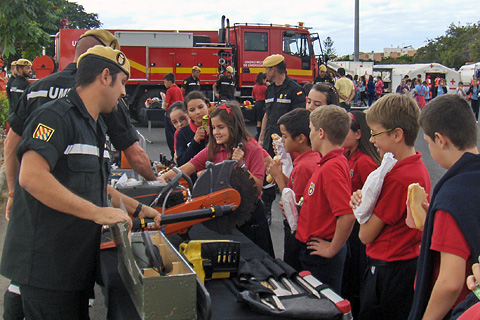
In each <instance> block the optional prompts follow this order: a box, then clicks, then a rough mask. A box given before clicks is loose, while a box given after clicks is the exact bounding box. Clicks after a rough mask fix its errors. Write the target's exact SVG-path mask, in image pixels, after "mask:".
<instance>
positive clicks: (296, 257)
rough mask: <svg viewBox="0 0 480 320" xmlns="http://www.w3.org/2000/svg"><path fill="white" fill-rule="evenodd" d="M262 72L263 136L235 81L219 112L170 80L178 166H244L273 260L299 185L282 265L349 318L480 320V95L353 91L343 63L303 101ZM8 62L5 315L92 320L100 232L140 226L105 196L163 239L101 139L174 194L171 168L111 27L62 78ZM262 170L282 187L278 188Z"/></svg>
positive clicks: (228, 79) (276, 74) (250, 225)
mask: <svg viewBox="0 0 480 320" xmlns="http://www.w3.org/2000/svg"><path fill="white" fill-rule="evenodd" d="M263 66H264V67H265V72H264V73H260V74H258V76H257V78H256V81H255V87H254V88H253V93H252V95H253V98H254V100H255V105H254V113H255V124H256V128H257V129H256V130H257V131H256V135H252V134H250V133H249V132H248V130H247V128H246V125H245V121H244V117H243V115H242V110H241V107H240V105H239V103H238V102H237V101H236V100H235V78H234V70H233V68H231V67H228V68H227V69H226V74H225V75H222V76H221V77H219V79H218V81H217V82H216V83H215V84H214V86H213V90H214V93H215V96H216V98H217V99H218V100H219V103H217V104H216V105H215V106H214V107H213V108H212V105H211V103H210V101H209V100H208V99H207V98H206V97H205V95H204V94H203V93H202V92H201V91H199V89H200V80H199V76H200V73H201V69H200V68H199V67H197V66H194V67H193V68H192V75H191V76H189V77H188V78H187V79H185V80H184V81H183V84H182V87H181V88H180V87H179V86H177V85H176V79H175V76H174V74H172V73H169V74H166V75H165V76H164V78H163V79H164V84H165V87H166V89H167V91H166V93H165V94H164V95H162V107H163V108H164V109H165V110H166V117H165V134H166V135H167V142H168V146H169V148H170V151H171V157H172V159H173V160H174V162H175V163H176V164H177V165H178V167H179V169H180V170H181V171H183V172H184V173H186V174H187V175H192V176H193V177H194V175H195V174H196V173H197V172H200V171H202V170H204V169H205V166H206V162H207V161H210V162H213V163H219V162H221V161H223V160H226V159H229V160H234V161H236V163H237V167H238V168H240V169H242V170H243V171H244V172H246V173H247V174H248V175H249V176H250V178H251V179H252V180H253V182H254V188H255V189H256V190H257V191H258V193H259V196H258V199H257V200H256V203H255V210H254V212H253V214H252V217H251V218H250V219H249V220H248V221H247V222H246V223H245V224H243V225H242V226H239V227H238V229H239V230H240V231H241V232H242V233H244V234H245V236H247V237H248V238H250V239H251V240H252V241H253V242H254V243H256V244H257V245H258V246H259V247H260V248H261V249H263V250H264V251H265V252H266V253H267V254H269V255H271V256H272V257H273V256H274V255H275V253H274V251H273V244H272V238H271V236H270V230H269V219H270V216H271V204H272V202H273V201H274V199H275V198H276V188H278V189H279V191H280V192H282V191H283V190H284V189H285V188H290V189H292V190H293V192H294V194H295V202H296V203H297V210H298V221H297V227H296V230H293V229H292V228H291V226H290V224H289V223H288V222H287V221H286V219H285V220H284V223H283V224H284V255H283V260H284V261H286V262H287V263H288V264H290V265H291V266H292V267H294V268H295V269H296V270H298V271H302V270H308V271H310V272H311V273H312V275H313V276H315V277H316V278H317V279H318V280H320V281H321V282H323V283H325V284H327V285H328V286H330V287H331V288H332V289H333V290H334V291H336V292H337V293H339V294H341V295H342V296H343V297H345V298H346V299H348V300H349V301H350V302H351V305H352V313H353V317H354V319H412V320H413V319H448V318H450V317H455V318H459V319H472V318H471V317H470V318H467V317H469V316H468V314H471V313H476V312H478V311H476V310H477V309H478V308H479V307H478V306H479V304H478V303H476V302H478V299H476V300H475V298H472V297H474V296H473V294H472V293H470V290H472V289H474V288H475V287H476V284H475V281H474V278H471V277H470V278H469V281H468V285H467V281H466V280H467V277H468V276H469V275H470V274H471V272H472V271H471V270H472V266H473V270H474V271H475V272H477V271H478V265H477V264H475V262H476V261H477V260H478V257H479V255H480V215H477V214H476V213H477V212H478V205H477V201H476V197H475V196H474V195H473V194H472V192H474V191H475V190H477V188H476V187H477V186H479V185H478V184H479V183H480V182H479V181H480V176H479V175H480V167H477V165H479V163H480V156H479V154H478V153H479V152H478V149H477V135H478V125H477V123H476V120H477V118H478V95H479V93H480V91H479V86H478V83H477V84H476V85H473V86H471V87H470V88H469V90H468V91H467V92H465V91H464V90H463V89H462V88H461V87H459V90H457V92H456V94H446V93H447V91H446V90H445V89H444V88H445V86H444V81H442V80H440V81H439V85H438V89H437V90H436V91H437V92H436V96H435V98H431V97H430V94H429V89H428V85H426V82H425V81H423V82H422V79H421V78H420V79H419V78H415V79H413V80H410V79H407V78H404V79H402V84H401V85H399V87H398V88H397V89H396V93H392V94H388V95H383V86H384V85H383V82H382V79H381V77H377V79H376V82H374V78H373V76H369V78H368V81H367V79H366V77H365V76H361V77H355V78H352V77H351V76H349V75H347V74H346V71H345V69H343V68H339V69H338V70H337V71H336V73H333V72H332V73H330V74H327V68H326V67H325V66H324V65H322V66H320V70H319V71H320V72H319V76H318V77H316V78H315V79H314V83H313V84H311V85H309V86H305V88H303V87H302V86H300V85H299V84H298V83H297V82H295V81H294V80H293V79H292V78H290V77H288V72H287V64H286V62H285V59H284V57H283V56H282V55H279V54H274V55H271V56H269V57H267V58H266V59H265V60H264V61H263ZM13 67H15V68H16V77H17V78H16V80H15V81H14V82H13V84H12V85H11V86H10V87H9V90H10V94H11V95H10V96H9V99H10V100H11V105H10V107H11V109H10V110H11V115H10V117H9V120H8V122H9V124H10V126H11V129H10V131H9V132H8V135H7V139H6V141H5V173H6V176H7V182H8V188H9V200H8V204H7V208H6V216H7V219H9V222H8V223H9V225H8V230H7V234H6V239H5V245H4V249H3V254H2V261H1V267H0V273H1V274H2V275H4V276H6V277H7V278H9V279H10V280H11V285H10V286H9V289H8V290H7V292H6V293H5V300H4V301H5V302H4V309H5V313H4V318H5V319H18V318H19V317H20V318H23V317H25V318H27V319H88V298H89V297H90V296H91V292H92V288H93V285H94V282H95V281H96V280H97V281H98V279H97V277H96V276H97V272H96V271H98V270H97V268H98V259H99V255H98V250H99V242H100V239H99V237H100V228H101V225H103V224H112V223H116V222H122V221H128V222H130V219H131V218H130V217H129V216H128V215H127V214H126V213H125V212H124V211H122V210H120V209H114V208H111V207H109V206H108V198H109V197H111V202H112V204H113V206H114V207H119V205H120V202H122V203H123V204H124V205H125V207H126V210H127V212H128V213H129V214H130V215H131V216H133V217H141V218H143V217H151V218H154V219H155V222H156V225H157V226H159V223H160V219H161V217H160V214H159V213H158V212H157V211H155V210H154V209H153V208H150V207H147V206H143V205H141V204H140V203H138V201H136V200H134V199H131V198H128V197H126V196H124V195H122V194H120V193H119V192H118V191H116V190H115V189H114V188H112V187H110V186H108V185H107V177H108V172H109V169H108V168H109V159H108V150H106V149H105V142H106V135H108V136H109V139H110V141H111V142H112V143H113V145H114V146H115V148H117V149H118V150H122V151H124V153H125V155H126V156H127V158H128V161H129V162H130V164H131V165H132V167H133V169H134V170H135V171H137V172H139V173H140V174H141V175H142V176H143V177H144V178H145V179H147V180H155V179H158V180H161V181H164V182H167V181H168V179H169V178H171V177H172V176H173V175H174V173H173V172H172V171H169V172H167V173H164V174H162V175H161V176H159V177H156V176H155V175H154V174H153V171H152V169H151V166H150V163H149V161H148V157H147V156H146V154H145V151H144V150H143V149H141V148H140V147H139V145H138V136H137V134H136V132H135V130H134V127H133V126H132V124H131V123H130V119H129V117H128V115H127V111H126V108H125V104H124V102H123V100H122V98H123V97H124V96H125V83H126V82H127V81H128V78H129V76H130V65H129V62H128V59H127V58H126V57H125V55H124V54H123V53H122V52H121V51H120V45H119V44H118V41H117V40H116V38H115V37H114V36H113V35H112V34H111V33H109V32H108V31H105V30H91V31H88V32H86V33H85V34H84V35H82V36H81V37H80V39H79V41H78V43H77V46H76V54H75V60H74V61H73V62H72V63H71V64H70V65H69V66H68V67H67V68H66V69H65V70H63V71H61V72H59V73H56V74H53V75H51V76H49V77H47V78H45V79H42V80H40V81H37V82H35V83H34V84H32V85H28V81H26V80H21V79H19V78H23V79H27V78H28V77H29V75H30V74H31V63H30V62H29V61H28V60H25V59H20V60H18V61H17V62H16V66H13ZM12 70H13V69H12ZM29 70H30V73H29ZM17 80H18V81H17ZM20 80H21V81H20ZM25 81H26V84H25V86H23V85H22V84H21V83H24V82H25ZM409 83H411V84H409ZM52 89H53V91H52ZM55 90H56V91H55ZM42 92H58V94H57V95H56V96H55V97H52V96H49V95H48V94H46V95H42ZM60 92H62V94H60ZM14 95H16V96H14ZM467 95H471V106H469V104H468V103H467V101H466V99H465V97H466V96H467ZM359 100H360V101H364V103H366V104H368V106H369V108H368V109H367V110H366V111H365V112H364V111H352V110H351V107H352V105H353V104H355V103H357V101H359ZM367 100H368V102H367ZM474 101H475V103H474ZM40 106H43V107H42V108H39V107H40ZM420 126H421V127H422V128H423V131H424V139H425V140H426V142H427V143H428V147H429V150H430V153H431V155H432V157H433V159H434V160H435V161H436V162H437V163H438V164H439V165H440V166H441V167H443V168H445V169H447V173H446V174H445V175H444V176H443V177H442V179H441V180H440V181H439V183H438V184H437V185H436V186H435V188H434V189H432V188H431V185H430V177H429V173H428V170H427V168H426V167H425V165H424V163H423V161H422V158H421V157H422V155H421V154H420V153H419V152H418V151H416V150H415V141H416V138H417V135H418V133H419V130H420ZM273 134H278V135H279V136H280V137H281V142H282V143H283V145H284V148H285V151H286V152H287V153H288V154H289V155H290V156H291V158H292V160H293V170H292V171H291V173H290V174H289V175H288V176H287V175H285V174H284V172H283V170H282V164H281V163H279V162H278V161H276V160H274V156H275V155H276V150H275V148H274V147H273V144H272V139H273V138H272V135H273ZM389 155H391V156H393V158H394V159H395V161H396V163H395V164H394V165H393V167H392V168H391V170H390V171H388V173H386V174H385V175H384V177H383V181H382V180H379V181H377V182H379V183H380V189H379V195H378V198H377V199H374V200H372V199H369V198H370V197H371V195H370V194H368V193H365V192H362V189H363V187H364V185H365V183H366V182H367V177H369V175H370V173H372V172H374V171H375V172H376V171H377V169H378V168H379V167H380V166H381V165H383V164H382V159H385V158H386V157H389ZM267 174H270V175H271V176H272V177H273V178H274V180H275V182H276V186H275V185H273V186H272V185H271V184H270V185H269V184H268V183H267V182H266V181H265V180H266V179H265V177H266V175H267ZM412 183H418V184H419V185H420V186H421V187H423V188H424V189H425V191H426V193H427V194H428V195H429V197H428V200H427V202H425V203H422V208H423V210H424V211H426V212H427V211H428V213H426V221H425V226H424V229H423V232H422V231H421V230H419V229H417V228H412V227H410V226H408V225H407V224H406V222H405V220H406V218H407V206H408V205H407V190H408V187H409V185H410V184H412ZM266 185H268V188H265V186H266ZM479 187H480V186H479ZM368 201H372V209H371V210H370V212H369V214H370V215H369V216H367V218H366V219H363V220H362V219H360V218H359V217H357V216H356V215H355V214H354V211H356V209H357V208H358V207H359V206H361V205H362V203H363V202H368ZM282 211H283V209H282ZM52 230H54V231H55V232H52ZM479 276H480V275H479V274H478V272H477V273H476V274H475V278H478V277H479ZM472 306H473V307H472ZM466 310H468V311H467V312H465V314H462V313H463V312H464V311H466ZM477 317H478V316H477Z"/></svg>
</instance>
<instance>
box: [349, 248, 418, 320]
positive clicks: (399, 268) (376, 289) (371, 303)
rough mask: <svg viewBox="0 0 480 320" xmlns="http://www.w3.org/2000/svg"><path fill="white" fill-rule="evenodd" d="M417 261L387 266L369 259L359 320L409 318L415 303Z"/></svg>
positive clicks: (363, 284) (401, 319)
mask: <svg viewBox="0 0 480 320" xmlns="http://www.w3.org/2000/svg"><path fill="white" fill-rule="evenodd" d="M367 258H368V257H367ZM417 260H418V259H417V258H415V259H410V260H402V261H393V262H387V261H381V260H375V259H370V258H368V259H367V261H368V263H367V269H366V270H365V275H364V278H363V282H362V288H361V291H360V313H359V316H358V319H359V320H377V319H378V320H384V319H389V320H404V319H407V318H408V314H409V313H410V308H411V307H412V302H413V292H414V290H413V284H414V281H415V274H416V272H417Z"/></svg>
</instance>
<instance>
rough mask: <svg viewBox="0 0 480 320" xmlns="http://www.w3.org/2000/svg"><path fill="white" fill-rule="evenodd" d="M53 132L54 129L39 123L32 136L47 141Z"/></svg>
mask: <svg viewBox="0 0 480 320" xmlns="http://www.w3.org/2000/svg"><path fill="white" fill-rule="evenodd" d="M54 132H55V129H52V128H50V127H47V126H46V125H44V124H41V123H39V124H38V126H37V129H35V132H34V133H33V138H35V139H40V140H43V141H48V140H50V138H51V137H52V135H53V133H54Z"/></svg>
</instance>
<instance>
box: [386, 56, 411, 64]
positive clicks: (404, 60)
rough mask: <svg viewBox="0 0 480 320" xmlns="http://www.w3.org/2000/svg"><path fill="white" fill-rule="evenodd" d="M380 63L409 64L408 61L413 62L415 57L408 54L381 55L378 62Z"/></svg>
mask: <svg viewBox="0 0 480 320" xmlns="http://www.w3.org/2000/svg"><path fill="white" fill-rule="evenodd" d="M380 63H382V64H410V63H415V57H413V56H409V55H406V54H405V55H403V56H400V57H398V58H392V57H383V58H382V61H381V62H380Z"/></svg>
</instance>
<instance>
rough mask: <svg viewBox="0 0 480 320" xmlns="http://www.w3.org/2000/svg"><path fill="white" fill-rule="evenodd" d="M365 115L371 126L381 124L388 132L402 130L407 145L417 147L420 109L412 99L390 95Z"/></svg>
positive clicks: (400, 95)
mask: <svg viewBox="0 0 480 320" xmlns="http://www.w3.org/2000/svg"><path fill="white" fill-rule="evenodd" d="M365 113H366V114H367V123H368V124H369V125H370V124H379V125H381V126H383V127H384V128H385V129H387V130H389V129H396V128H400V129H402V130H403V136H404V138H405V144H406V145H407V146H410V147H413V146H415V140H416V139H417V135H418V130H419V128H420V124H419V121H418V120H419V118H420V108H419V107H418V105H417V102H416V101H415V100H414V99H413V98H412V97H409V96H407V95H402V94H395V93H392V94H388V95H386V96H383V97H382V98H380V99H378V100H377V101H376V102H375V103H374V104H373V105H372V106H371V107H370V109H368V110H367V111H366V112H365ZM390 133H391V132H387V134H390Z"/></svg>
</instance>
